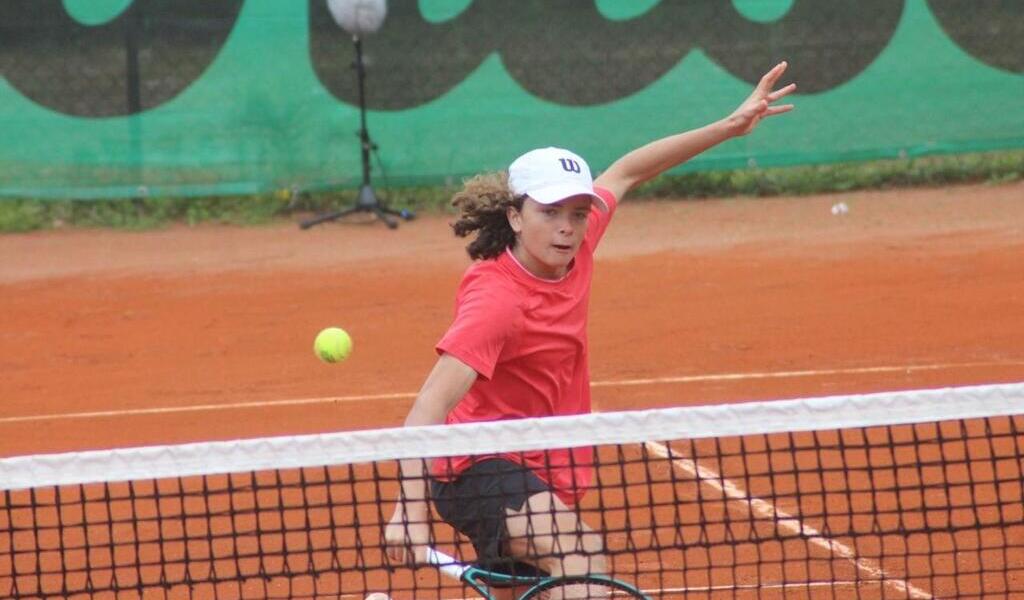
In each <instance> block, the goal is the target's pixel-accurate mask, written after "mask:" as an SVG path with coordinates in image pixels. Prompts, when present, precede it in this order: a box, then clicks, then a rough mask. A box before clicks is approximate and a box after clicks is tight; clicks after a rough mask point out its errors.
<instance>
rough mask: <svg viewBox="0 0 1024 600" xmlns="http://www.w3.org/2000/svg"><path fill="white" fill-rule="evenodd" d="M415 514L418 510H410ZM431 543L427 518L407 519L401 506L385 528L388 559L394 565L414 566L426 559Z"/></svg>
mask: <svg viewBox="0 0 1024 600" xmlns="http://www.w3.org/2000/svg"><path fill="white" fill-rule="evenodd" d="M410 512H413V513H414V514H418V513H416V511H410ZM429 543H430V526H429V525H428V524H427V519H426V518H425V516H424V518H420V519H416V520H411V519H407V518H406V516H405V514H404V511H403V510H402V508H401V506H399V507H397V508H396V509H395V513H394V515H393V516H392V517H391V520H390V521H389V522H388V524H387V526H385V528H384V545H385V548H386V550H385V552H386V555H387V559H388V561H389V563H390V564H392V565H394V566H398V565H406V566H413V565H415V564H418V563H422V562H423V561H424V557H425V556H426V548H427V545H428V544H429Z"/></svg>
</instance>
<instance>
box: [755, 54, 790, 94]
mask: <svg viewBox="0 0 1024 600" xmlns="http://www.w3.org/2000/svg"><path fill="white" fill-rule="evenodd" d="M788 66H789V63H787V62H786V61H782V62H780V63H779V64H777V65H775V66H774V67H772V69H771V70H770V71H768V72H767V73H765V74H764V76H763V77H761V82H760V83H759V84H758V85H757V87H758V89H759V90H761V91H763V92H766V93H767V92H768V90H770V89H772V88H773V87H775V82H776V81H778V80H779V77H782V74H783V73H785V72H786V67H788Z"/></svg>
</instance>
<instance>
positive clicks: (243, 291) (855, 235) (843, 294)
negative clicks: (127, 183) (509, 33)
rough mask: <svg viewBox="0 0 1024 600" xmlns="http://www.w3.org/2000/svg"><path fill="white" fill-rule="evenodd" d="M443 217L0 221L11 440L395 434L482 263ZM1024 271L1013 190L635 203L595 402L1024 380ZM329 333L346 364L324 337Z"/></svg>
mask: <svg viewBox="0 0 1024 600" xmlns="http://www.w3.org/2000/svg"><path fill="white" fill-rule="evenodd" d="M840 201H842V202H845V203H846V204H847V206H848V207H849V212H848V213H847V214H841V215H833V214H832V213H831V211H830V210H829V209H830V207H831V206H832V205H833V204H834V203H836V202H840ZM447 223H448V219H447V218H446V217H444V216H426V217H421V218H420V219H418V220H416V221H413V222H410V223H403V225H402V226H401V227H400V228H399V230H398V231H394V232H392V231H388V230H386V229H385V228H384V227H382V226H380V225H379V224H362V223H358V222H356V223H349V224H344V225H327V226H323V227H320V228H317V229H314V230H310V231H307V232H300V231H299V230H298V228H297V227H295V226H294V225H292V224H275V225H271V226H266V227H256V228H235V227H227V226H204V227H197V228H181V227H174V228H170V229H167V230H161V231H148V232H112V231H55V232H40V233H33V234H25V235H8V236H4V237H0V256H2V257H3V264H4V265H5V266H4V268H3V270H2V271H0V285H2V287H3V291H4V293H3V294H2V295H0V314H4V315H5V319H6V323H8V326H7V327H5V328H4V331H3V333H0V368H2V370H3V371H4V374H5V376H4V378H3V383H2V384H0V385H2V387H0V389H2V392H3V398H4V402H5V410H4V412H3V415H2V416H0V456H4V457H9V456H14V455H20V454H31V453H43V452H65V451H75V450H86V449H102V448H112V447H127V446H139V445H150V444H173V443H179V442H191V441H211V440H228V439H235V438H251V437H258V436H270V435H282V434H303V433H314V432H328V431H337V430H347V429H365V428H371V427H386V426H394V425H398V424H399V423H400V422H401V420H402V418H403V417H404V415H405V413H406V411H407V409H408V407H409V405H410V403H411V400H412V397H413V395H414V393H415V392H416V390H417V389H418V386H419V385H420V384H421V383H422V380H423V378H424V376H425V375H426V373H427V371H428V370H429V368H430V366H431V365H432V364H433V361H434V359H435V355H434V353H433V350H432V347H433V343H434V342H435V341H436V340H437V339H438V338H439V336H440V335H441V333H442V332H443V331H444V329H445V328H446V326H447V325H448V323H449V320H450V318H451V311H452V305H453V297H454V292H455V288H456V285H457V283H458V280H459V277H460V275H461V272H462V270H463V269H464V268H465V266H466V265H467V264H468V259H467V258H466V257H465V253H464V252H463V250H462V246H463V244H464V242H463V241H462V240H458V239H456V238H454V236H453V235H452V234H451V233H450V229H449V228H448V225H447ZM1022 265H1024V184H1022V183H1015V184H1010V185H1003V186H988V185H984V186H965V187H952V188H944V189H934V190H906V191H891V192H857V193H850V194H845V195H841V196H818V197H806V198H780V199H737V200H713V201H711V200H709V201H699V202H684V203H676V202H629V201H627V202H626V203H624V204H623V205H622V206H621V208H620V210H619V213H618V214H617V216H616V218H615V220H614V221H613V223H612V226H611V228H610V229H609V233H608V235H607V237H606V238H605V241H604V243H603V245H602V246H601V248H600V249H599V251H598V266H597V271H596V275H595V281H594V289H593V295H592V300H591V302H592V308H591V324H590V340H591V374H592V380H593V383H594V400H595V405H596V406H595V408H596V409H598V410H600V411H615V410H628V409H637V408H648V407H667V406H677V405H694V404H707V403H721V402H735V401H745V400H759V399H781V398H794V397H808V396H824V395H833V394H847V393H861V392H873V391H891V390H893V391H894V390H906V389H918V388H935V387H945V386H961V385H971V384H988V383H1000V382H1021V381H1024V346H1022V344H1021V342H1020V340H1021V339H1024V268H1022ZM329 325H338V326H341V327H344V328H346V329H347V330H348V331H349V332H350V333H351V334H352V336H353V338H354V340H355V351H354V353H353V356H352V357H351V358H350V359H349V360H348V361H347V362H345V363H343V364H341V365H333V366H329V365H324V364H321V363H319V362H318V361H317V360H316V359H315V357H314V356H313V353H312V341H313V337H314V336H315V334H316V332H317V331H319V330H320V329H321V328H323V327H326V326H329ZM1017 533H1020V532H1019V531H1016V532H1012V533H1011V534H1012V535H1016V534H1017ZM982 543H984V542H982ZM1018 554H1019V553H1018ZM1005 560H1007V562H1008V563H1012V564H1013V565H1014V566H1015V568H1017V569H1020V568H1021V567H1022V564H1024V557H1022V556H1018V555H1016V554H1011V555H1009V556H1006V557H1005ZM1017 572H1018V573H1019V572H1020V571H1017ZM1016 584H1017V587H1016V588H1014V589H1024V585H1022V584H1021V582H1016ZM930 593H933V594H935V595H936V597H942V595H941V594H942V591H941V590H931V591H930ZM911 595H912V594H911ZM885 597H889V596H885ZM893 597H904V596H893ZM998 597H1005V596H998Z"/></svg>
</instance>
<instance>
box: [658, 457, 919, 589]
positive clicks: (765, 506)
mask: <svg viewBox="0 0 1024 600" xmlns="http://www.w3.org/2000/svg"><path fill="white" fill-rule="evenodd" d="M644 446H645V447H646V448H648V449H649V450H650V451H651V452H653V453H655V454H657V455H658V456H660V457H662V458H667V459H669V460H671V461H672V464H674V465H675V466H676V467H678V468H679V469H680V470H681V471H683V472H684V473H686V474H687V475H689V476H690V477H694V478H696V479H697V481H699V482H700V483H703V484H706V485H708V486H709V487H711V488H713V489H715V490H717V491H718V492H719V493H721V494H723V495H725V497H727V498H728V499H730V500H733V501H736V502H737V503H739V504H743V505H745V506H746V507H747V510H748V511H749V512H750V513H751V514H752V515H754V516H755V517H759V518H765V519H771V521H772V522H773V523H774V525H775V526H776V527H778V528H780V529H782V530H785V531H789V532H791V533H795V534H800V535H801V536H803V537H804V538H805V539H806V540H807V541H808V542H810V543H811V544H813V545H815V546H818V547H819V548H824V549H826V550H828V551H829V552H831V553H832V554H833V555H835V556H840V557H842V558H845V559H847V560H849V561H850V562H852V563H853V564H854V565H855V566H856V567H857V570H858V571H862V572H865V573H867V574H868V575H870V576H871V577H872V580H877V581H879V582H881V583H883V584H884V585H889V586H892V587H894V588H896V589H897V590H899V591H901V592H903V593H905V594H909V596H910V597H911V598H922V599H925V598H933V597H934V596H932V595H931V594H930V593H928V592H926V591H924V590H922V589H921V588H919V587H916V586H914V585H912V584H911V583H910V582H908V581H906V580H903V579H896V578H890V576H889V574H888V573H886V572H885V571H884V570H882V568H881V567H879V566H876V565H875V564H873V563H872V562H871V561H869V560H867V559H864V558H857V554H856V553H855V552H854V551H853V549H852V548H850V547H848V546H846V545H844V544H842V543H840V542H837V541H835V540H833V539H831V538H827V537H825V536H824V535H822V534H821V532H819V531H818V530H817V529H814V528H813V527H811V526H810V525H806V524H804V523H803V522H802V521H800V519H797V518H796V517H794V516H792V515H790V514H789V513H786V512H784V511H781V510H779V509H778V508H776V507H775V505H774V504H772V503H771V502H768V501H766V500H762V499H761V498H756V497H754V496H751V495H749V494H747V493H746V492H744V491H743V489H741V488H740V487H739V486H737V485H736V484H734V483H733V482H732V481H731V480H729V479H726V478H724V477H722V476H721V475H719V474H718V473H716V472H714V471H713V470H711V469H708V468H707V467H703V466H701V465H698V464H697V462H696V461H693V460H690V459H686V458H682V457H676V456H674V455H673V454H672V451H671V450H670V449H669V448H668V447H666V446H664V445H662V444H658V443H655V442H645V443H644Z"/></svg>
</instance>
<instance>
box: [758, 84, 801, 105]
mask: <svg viewBox="0 0 1024 600" xmlns="http://www.w3.org/2000/svg"><path fill="white" fill-rule="evenodd" d="M794 90H796V84H795V83H791V84H789V85H787V86H786V87H784V88H781V89H778V90H775V91H774V92H772V93H770V94H768V95H767V96H765V99H766V100H768V102H775V101H776V100H778V99H779V98H782V97H785V96H788V95H789V94H791V93H793V91H794Z"/></svg>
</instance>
